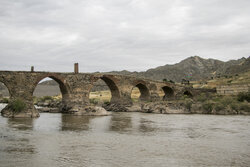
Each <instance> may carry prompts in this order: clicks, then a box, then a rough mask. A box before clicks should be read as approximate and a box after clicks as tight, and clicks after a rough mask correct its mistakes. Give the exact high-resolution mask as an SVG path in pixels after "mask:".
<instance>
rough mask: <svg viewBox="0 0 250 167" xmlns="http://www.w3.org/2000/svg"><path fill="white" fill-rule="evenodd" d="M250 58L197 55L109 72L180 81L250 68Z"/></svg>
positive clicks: (238, 71) (200, 78) (206, 77)
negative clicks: (137, 69)
mask: <svg viewBox="0 0 250 167" xmlns="http://www.w3.org/2000/svg"><path fill="white" fill-rule="evenodd" d="M249 62H250V58H247V59H246V58H241V59H238V60H230V61H227V62H223V61H220V60H216V59H203V58H201V57H199V56H193V57H189V58H187V59H185V60H182V61H181V62H179V63H177V64H173V65H164V66H160V67H157V68H153V69H149V70H147V71H145V72H129V71H120V72H117V71H113V72H111V73H116V74H125V75H132V76H138V77H144V78H149V79H153V80H163V79H167V80H172V81H175V82H181V80H182V79H187V80H190V81H194V80H202V79H209V78H211V77H213V76H216V75H225V74H227V75H230V74H231V73H234V74H235V73H241V72H244V71H247V70H250V66H249Z"/></svg>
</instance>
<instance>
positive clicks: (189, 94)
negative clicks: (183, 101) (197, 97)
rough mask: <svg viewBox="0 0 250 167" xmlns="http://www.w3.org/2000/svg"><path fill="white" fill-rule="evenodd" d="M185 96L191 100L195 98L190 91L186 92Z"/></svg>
mask: <svg viewBox="0 0 250 167" xmlns="http://www.w3.org/2000/svg"><path fill="white" fill-rule="evenodd" d="M183 95H184V96H187V97H189V98H192V97H193V94H192V93H191V92H190V91H188V90H186V91H184V93H183Z"/></svg>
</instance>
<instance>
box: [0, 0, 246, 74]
mask: <svg viewBox="0 0 250 167" xmlns="http://www.w3.org/2000/svg"><path fill="white" fill-rule="evenodd" d="M249 6H250V1H246V0H238V1H235V0H209V1H200V0H190V1H185V0H176V1H171V0H157V1H155V0H147V1H145V0H120V1H116V0H95V1H93V0H92V1H91V0H54V1H50V0H37V1H33V0H9V1H0V59H1V61H0V67H1V70H29V68H30V66H31V65H34V66H35V69H36V70H42V71H65V72H71V71H72V70H73V63H74V62H78V63H79V64H80V71H81V72H94V71H112V70H124V69H125V70H130V71H135V70H136V71H143V70H146V69H148V68H153V67H157V66H160V65H165V64H173V63H177V62H179V61H180V60H182V59H184V58H187V57H189V56H193V55H199V56H201V57H204V58H216V59H220V60H224V61H227V60H229V59H237V58H241V57H243V56H244V57H247V56H249V54H250V53H249V52H250V36H249V34H250V11H249V9H248V7H249Z"/></svg>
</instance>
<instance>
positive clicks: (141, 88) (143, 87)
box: [130, 83, 150, 101]
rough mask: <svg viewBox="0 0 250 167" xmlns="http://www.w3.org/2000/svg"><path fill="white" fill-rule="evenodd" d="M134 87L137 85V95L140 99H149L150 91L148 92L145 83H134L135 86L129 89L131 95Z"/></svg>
mask: <svg viewBox="0 0 250 167" xmlns="http://www.w3.org/2000/svg"><path fill="white" fill-rule="evenodd" d="M135 87H137V88H138V89H139V91H140V96H139V99H140V101H148V100H150V92H149V89H148V87H147V86H146V84H143V83H137V84H135V86H134V87H133V88H132V90H131V93H130V94H131V95H132V91H133V89H134V88H135Z"/></svg>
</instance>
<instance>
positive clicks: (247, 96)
mask: <svg viewBox="0 0 250 167" xmlns="http://www.w3.org/2000/svg"><path fill="white" fill-rule="evenodd" d="M237 100H238V101H240V102H243V101H245V100H246V101H247V102H250V91H248V92H241V93H239V94H238V95H237Z"/></svg>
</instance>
